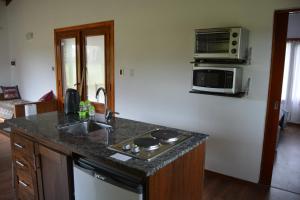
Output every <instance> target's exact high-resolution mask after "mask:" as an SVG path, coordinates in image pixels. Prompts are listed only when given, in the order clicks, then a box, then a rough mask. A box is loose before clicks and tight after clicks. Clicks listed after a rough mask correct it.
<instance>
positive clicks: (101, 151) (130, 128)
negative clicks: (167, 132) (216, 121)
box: [6, 112, 208, 177]
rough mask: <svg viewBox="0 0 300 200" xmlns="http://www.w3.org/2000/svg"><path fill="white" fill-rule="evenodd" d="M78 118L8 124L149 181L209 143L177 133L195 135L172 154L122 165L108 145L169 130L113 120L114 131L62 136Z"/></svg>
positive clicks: (55, 115)
mask: <svg viewBox="0 0 300 200" xmlns="http://www.w3.org/2000/svg"><path fill="white" fill-rule="evenodd" d="M96 120H98V121H103V116H102V115H97V116H96ZM78 121H79V119H78V117H77V116H75V115H74V116H66V115H65V114H64V113H59V112H50V113H44V114H39V115H34V116H30V117H23V118H15V119H11V120H7V121H6V123H7V124H8V125H10V126H11V127H12V128H13V129H17V130H19V131H21V132H22V133H23V134H25V135H26V136H28V137H30V138H32V139H34V140H36V141H38V142H39V143H41V144H44V145H46V146H48V147H50V148H52V149H56V148H57V149H59V150H60V151H61V149H63V150H65V151H66V152H71V153H72V154H73V153H75V154H78V155H81V156H84V157H86V158H87V159H90V160H92V161H94V162H95V163H99V164H101V165H105V166H108V167H112V168H114V169H117V170H122V171H126V172H128V173H130V174H133V175H136V176H142V177H147V176H151V175H153V174H154V173H155V172H156V171H158V170H159V169H161V168H163V167H164V166H166V165H167V164H168V163H170V162H172V161H174V160H176V159H177V158H178V157H180V156H182V155H184V154H185V153H187V152H189V151H190V150H192V149H194V148H195V147H197V146H198V145H199V144H201V143H203V142H204V141H205V140H206V139H207V137H208V136H207V135H205V134H201V133H194V132H186V131H182V130H178V129H174V130H176V131H178V132H180V133H189V134H192V137H191V138H189V139H187V140H185V141H184V142H183V143H181V144H179V145H178V146H175V147H174V149H172V151H168V152H167V153H165V154H163V155H161V156H159V157H157V158H155V159H154V160H151V161H143V160H140V159H135V158H132V159H130V160H127V161H120V160H116V159H114V158H111V157H110V156H111V155H113V154H115V153H116V152H115V151H113V150H109V149H108V148H107V146H108V145H111V144H117V143H119V142H121V141H124V140H126V139H129V138H132V137H135V136H137V135H140V134H143V133H145V132H147V131H150V130H153V129H155V128H166V127H162V126H158V125H154V124H148V123H143V122H138V121H133V120H128V119H123V118H113V119H112V120H111V122H110V123H109V124H110V125H111V126H112V127H113V128H112V130H109V129H101V131H97V132H95V133H92V134H89V135H88V136H76V135H72V134H70V133H63V132H61V131H59V130H58V129H57V126H58V125H63V124H70V123H74V122H78Z"/></svg>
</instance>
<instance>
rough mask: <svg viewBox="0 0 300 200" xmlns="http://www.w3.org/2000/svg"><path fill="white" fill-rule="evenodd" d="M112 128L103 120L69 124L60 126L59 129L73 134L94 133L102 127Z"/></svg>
mask: <svg viewBox="0 0 300 200" xmlns="http://www.w3.org/2000/svg"><path fill="white" fill-rule="evenodd" d="M111 128H112V126H110V125H108V124H104V123H101V122H96V121H84V122H78V123H74V124H69V125H66V126H59V127H58V130H60V131H62V132H65V133H70V134H73V135H88V134H89V133H93V132H95V131H98V130H101V129H111Z"/></svg>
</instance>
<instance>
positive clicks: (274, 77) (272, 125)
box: [259, 9, 300, 193]
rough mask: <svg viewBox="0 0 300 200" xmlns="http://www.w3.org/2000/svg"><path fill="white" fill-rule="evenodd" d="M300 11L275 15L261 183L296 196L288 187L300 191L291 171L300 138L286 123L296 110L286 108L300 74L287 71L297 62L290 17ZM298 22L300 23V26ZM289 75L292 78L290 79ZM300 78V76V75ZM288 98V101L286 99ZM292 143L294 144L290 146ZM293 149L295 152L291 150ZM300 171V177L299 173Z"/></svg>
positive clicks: (297, 163) (280, 12) (287, 11)
mask: <svg viewBox="0 0 300 200" xmlns="http://www.w3.org/2000/svg"><path fill="white" fill-rule="evenodd" d="M299 12H300V9H290V10H279V11H275V14H274V27H273V44H272V60H271V74H270V83H269V95H268V104H267V116H266V125H265V136H264V144H263V154H262V162H261V173H260V181H259V182H260V183H261V184H264V185H272V186H273V187H277V188H280V189H283V190H288V191H291V192H295V193H297V191H296V190H295V189H291V188H292V187H288V185H290V184H288V183H291V182H294V183H293V185H296V187H298V188H300V181H299V179H297V176H298V175H297V172H294V174H293V175H291V172H292V171H291V170H293V167H294V166H295V164H296V165H298V167H297V168H299V169H300V159H298V158H299V157H295V156H293V155H294V152H295V148H293V147H292V144H294V142H296V141H297V140H295V138H297V136H295V134H298V135H299V136H300V129H295V127H292V126H291V125H290V123H287V122H292V120H291V118H290V117H291V112H294V109H293V108H291V107H290V106H288V109H287V104H286V102H287V101H290V97H288V95H287V94H290V92H291V89H290V88H291V87H292V86H291V84H292V83H291V80H292V77H293V76H294V75H295V73H298V72H296V71H294V72H293V73H292V71H293V70H291V71H287V69H288V67H289V68H290V64H291V62H295V60H294V57H291V46H290V42H291V40H295V39H296V37H294V36H293V37H291V34H290V32H289V31H290V28H291V27H290V25H291V23H289V22H290V19H291V18H292V17H291V16H292V15H295V14H297V13H299ZM299 23H300V21H299V22H298V24H299ZM298 27H299V26H298ZM298 27H297V28H298ZM293 28H294V27H293ZM299 38H300V31H299ZM294 53H295V52H294ZM299 53H300V46H299ZM296 54H297V53H296ZM299 59H300V55H299ZM287 60H288V61H290V64H287ZM297 65H298V64H297ZM287 66H288V67H287ZM290 69H291V68H290ZM299 70H300V69H299ZM299 73H300V71H299ZM287 74H290V75H289V76H287ZM298 77H300V75H298ZM297 79H298V78H297ZM299 83H300V82H299ZM293 87H294V86H293ZM294 93H295V92H294ZM297 93H298V92H297ZM293 95H295V94H293ZM299 96H300V90H299ZM287 97H288V98H289V99H287ZM299 100H300V99H299ZM299 103H300V101H299ZM299 115H300V109H299ZM299 123H300V122H299ZM299 127H300V126H299ZM291 138H293V139H291ZM290 141H293V142H292V143H291V142H290ZM298 142H299V143H298V145H293V146H294V147H297V148H298V149H297V148H296V155H297V154H298V153H297V152H299V153H300V137H299V141H298ZM291 149H293V151H290V150H291ZM297 160H298V161H299V162H298V161H297ZM273 166H274V168H273ZM298 172H299V176H300V170H299V171H298ZM288 174H289V175H288ZM272 175H273V178H272ZM284 179H286V180H284ZM296 187H295V188H296ZM299 192H300V190H299Z"/></svg>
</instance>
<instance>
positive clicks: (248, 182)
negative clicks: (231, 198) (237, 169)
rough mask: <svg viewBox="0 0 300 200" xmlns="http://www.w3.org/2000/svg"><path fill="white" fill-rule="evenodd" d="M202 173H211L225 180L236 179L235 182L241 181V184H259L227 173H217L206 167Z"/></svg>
mask: <svg viewBox="0 0 300 200" xmlns="http://www.w3.org/2000/svg"><path fill="white" fill-rule="evenodd" d="M204 173H205V174H212V175H214V176H219V177H222V178H224V179H227V180H232V181H237V182H240V183H243V184H249V185H260V184H259V183H253V182H250V181H246V180H243V179H239V178H236V177H232V176H228V175H225V174H221V173H218V172H214V171H211V170H208V169H205V170H204Z"/></svg>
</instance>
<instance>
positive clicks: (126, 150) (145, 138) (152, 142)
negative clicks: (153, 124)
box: [108, 129, 191, 161]
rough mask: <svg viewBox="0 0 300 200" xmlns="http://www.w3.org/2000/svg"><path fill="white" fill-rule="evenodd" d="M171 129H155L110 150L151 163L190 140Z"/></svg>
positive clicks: (185, 135) (113, 146) (188, 136)
mask: <svg viewBox="0 0 300 200" xmlns="http://www.w3.org/2000/svg"><path fill="white" fill-rule="evenodd" d="M190 137H191V135H190V134H181V133H179V132H177V131H174V130H170V129H154V130H151V131H148V132H146V133H144V134H142V135H139V136H137V137H134V138H131V139H129V140H125V141H123V142H120V143H118V144H115V145H111V146H109V147H108V148H109V149H111V150H114V151H117V152H120V153H122V154H126V155H129V156H132V157H135V158H138V159H142V160H147V161H150V160H152V159H154V158H156V157H157V156H160V155H162V154H164V153H166V152H167V151H169V150H170V149H172V148H173V147H175V146H176V145H178V144H180V143H182V142H183V141H185V140H186V139H188V138H190Z"/></svg>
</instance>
